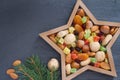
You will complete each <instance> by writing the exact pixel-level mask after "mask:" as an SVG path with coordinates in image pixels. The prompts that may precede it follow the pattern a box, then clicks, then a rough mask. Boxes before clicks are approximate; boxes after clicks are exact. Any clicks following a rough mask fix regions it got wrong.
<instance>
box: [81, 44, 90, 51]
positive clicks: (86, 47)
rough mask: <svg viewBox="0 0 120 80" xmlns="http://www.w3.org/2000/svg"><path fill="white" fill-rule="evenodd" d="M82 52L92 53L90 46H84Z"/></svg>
mask: <svg viewBox="0 0 120 80" xmlns="http://www.w3.org/2000/svg"><path fill="white" fill-rule="evenodd" d="M82 51H83V52H89V51H90V48H89V46H88V45H84V46H83V47H82Z"/></svg>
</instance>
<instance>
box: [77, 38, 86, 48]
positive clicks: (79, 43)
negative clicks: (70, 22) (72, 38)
mask: <svg viewBox="0 0 120 80" xmlns="http://www.w3.org/2000/svg"><path fill="white" fill-rule="evenodd" d="M84 44H85V42H84V41H83V40H78V41H77V46H78V47H79V48H82V47H83V46H84Z"/></svg>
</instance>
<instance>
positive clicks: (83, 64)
mask: <svg viewBox="0 0 120 80" xmlns="http://www.w3.org/2000/svg"><path fill="white" fill-rule="evenodd" d="M90 61H91V60H90V58H88V59H87V60H85V61H81V63H80V65H81V66H86V65H88V64H89V63H90Z"/></svg>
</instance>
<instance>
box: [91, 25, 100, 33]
mask: <svg viewBox="0 0 120 80" xmlns="http://www.w3.org/2000/svg"><path fill="white" fill-rule="evenodd" d="M98 29H99V26H93V27H92V28H91V31H92V32H94V31H97V30H98Z"/></svg>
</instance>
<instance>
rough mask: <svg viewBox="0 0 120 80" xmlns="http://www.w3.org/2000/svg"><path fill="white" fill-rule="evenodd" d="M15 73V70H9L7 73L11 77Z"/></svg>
mask: <svg viewBox="0 0 120 80" xmlns="http://www.w3.org/2000/svg"><path fill="white" fill-rule="evenodd" d="M14 72H15V70H14V69H8V70H7V71H6V73H7V74H8V75H9V74H10V73H14Z"/></svg>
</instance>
